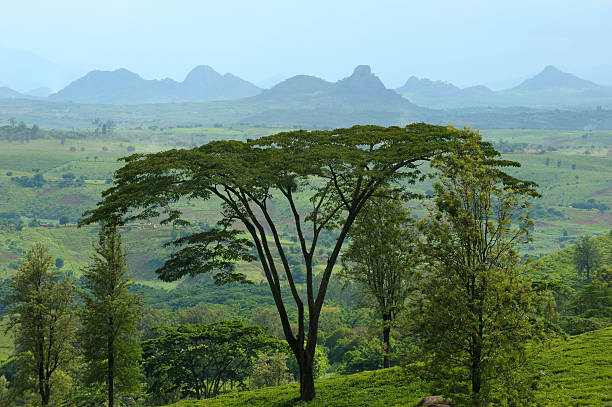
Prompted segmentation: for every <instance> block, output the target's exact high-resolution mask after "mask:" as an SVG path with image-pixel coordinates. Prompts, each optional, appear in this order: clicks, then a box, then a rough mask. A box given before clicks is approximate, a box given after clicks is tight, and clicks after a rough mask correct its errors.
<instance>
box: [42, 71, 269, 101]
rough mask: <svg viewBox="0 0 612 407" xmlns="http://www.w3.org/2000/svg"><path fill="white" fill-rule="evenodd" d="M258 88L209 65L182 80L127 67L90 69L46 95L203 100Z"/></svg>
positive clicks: (241, 94) (69, 98) (81, 98)
mask: <svg viewBox="0 0 612 407" xmlns="http://www.w3.org/2000/svg"><path fill="white" fill-rule="evenodd" d="M260 91H261V89H260V88H258V87H257V86H255V85H253V84H252V83H250V82H247V81H245V80H244V79H241V78H239V77H237V76H234V75H232V74H230V73H226V74H225V75H221V74H219V73H218V72H216V71H215V70H214V69H212V68H211V67H209V66H206V65H201V66H197V67H195V68H194V69H193V70H191V72H189V74H187V76H186V77H185V80H184V81H183V82H177V81H175V80H173V79H169V78H166V79H161V80H157V79H153V80H147V79H143V78H141V77H140V76H139V75H138V74H135V73H133V72H130V71H128V70H127V69H117V70H115V71H92V72H89V73H88V74H87V75H85V76H83V77H82V78H79V79H77V80H76V81H74V82H72V83H71V84H69V85H68V86H66V87H65V88H64V89H62V90H60V91H59V92H57V93H54V94H52V95H50V96H49V99H51V100H57V101H71V102H74V103H93V104H135V103H136V104H140V103H168V102H202V101H210V100H225V99H240V98H244V97H248V96H253V95H256V94H258V93H259V92H260Z"/></svg>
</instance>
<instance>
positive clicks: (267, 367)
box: [251, 352, 293, 389]
mask: <svg viewBox="0 0 612 407" xmlns="http://www.w3.org/2000/svg"><path fill="white" fill-rule="evenodd" d="M287 357H288V355H287V353H285V352H277V353H273V354H271V355H267V354H265V353H260V354H259V355H258V356H257V360H256V361H255V363H253V374H252V375H251V387H253V388H255V389H261V388H263V387H270V386H281V385H283V384H287V383H289V382H291V381H292V379H293V377H292V376H291V374H289V369H288V368H287Z"/></svg>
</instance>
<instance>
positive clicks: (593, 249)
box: [574, 235, 601, 281]
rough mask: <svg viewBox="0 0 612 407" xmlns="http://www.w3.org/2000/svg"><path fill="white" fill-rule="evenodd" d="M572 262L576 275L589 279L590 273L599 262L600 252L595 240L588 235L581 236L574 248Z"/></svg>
mask: <svg viewBox="0 0 612 407" xmlns="http://www.w3.org/2000/svg"><path fill="white" fill-rule="evenodd" d="M574 264H575V266H576V270H577V271H578V275H579V276H582V275H584V276H585V278H586V280H587V281H590V280H591V273H592V272H593V271H595V269H596V268H597V267H599V265H600V264H601V252H600V251H599V247H598V245H597V241H596V240H595V239H593V238H591V237H589V236H586V235H585V236H582V237H581V238H580V241H579V242H578V243H577V244H576V247H575V249H574Z"/></svg>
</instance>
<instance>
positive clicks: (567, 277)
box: [525, 231, 612, 288]
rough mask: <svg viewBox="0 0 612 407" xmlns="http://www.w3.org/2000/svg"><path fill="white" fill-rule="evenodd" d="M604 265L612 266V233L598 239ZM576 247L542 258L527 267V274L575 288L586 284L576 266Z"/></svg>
mask: <svg viewBox="0 0 612 407" xmlns="http://www.w3.org/2000/svg"><path fill="white" fill-rule="evenodd" d="M596 240H597V243H598V246H599V249H600V251H601V254H602V262H603V263H604V264H612V231H611V232H609V233H604V234H602V235H601V236H598V237H596ZM573 256H574V246H571V247H567V248H565V249H563V250H560V251H558V252H555V253H552V254H549V255H547V256H544V257H541V258H539V259H537V260H535V261H533V262H530V263H528V264H527V265H526V266H525V273H526V274H527V275H528V276H530V277H531V278H534V279H542V280H563V281H564V282H566V283H568V284H569V285H570V286H572V287H573V288H578V287H580V286H582V285H583V284H584V279H583V278H580V277H579V276H578V274H577V272H576V269H575V266H574V260H573Z"/></svg>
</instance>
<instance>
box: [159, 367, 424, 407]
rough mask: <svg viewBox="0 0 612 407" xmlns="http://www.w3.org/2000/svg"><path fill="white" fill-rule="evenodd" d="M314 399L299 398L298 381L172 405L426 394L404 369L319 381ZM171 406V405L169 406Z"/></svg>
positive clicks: (377, 399)
mask: <svg viewBox="0 0 612 407" xmlns="http://www.w3.org/2000/svg"><path fill="white" fill-rule="evenodd" d="M315 386H316V390H317V396H316V398H315V400H314V401H311V402H302V401H299V386H298V385H297V384H293V385H285V386H278V387H268V388H265V389H260V390H252V391H245V392H239V393H230V394H225V395H222V396H218V397H215V398H212V399H209V400H205V401H194V400H191V401H181V402H179V403H176V404H172V405H171V406H172V407H217V406H219V407H221V406H224V407H233V406H251V407H259V406H261V407H272V406H274V407H289V406H312V407H328V406H329V407H331V406H338V407H341V406H347V407H348V406H350V407H358V406H364V407H365V406H372V407H376V406H380V407H383V406H384V407H387V406H388V407H392V406H410V405H416V404H417V403H418V402H419V400H421V399H422V398H423V397H424V396H426V394H424V393H423V390H422V389H421V385H420V382H419V381H410V380H407V379H406V378H405V376H404V375H403V372H402V370H401V368H391V369H388V370H385V371H383V370H378V371H372V372H363V373H358V374H354V375H347V376H334V377H331V378H328V379H321V380H317V381H316V383H315ZM169 407H170V406H169Z"/></svg>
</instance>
